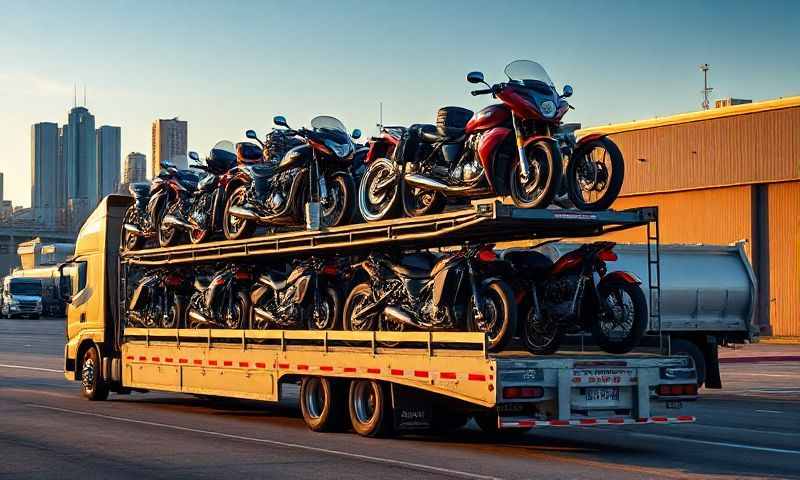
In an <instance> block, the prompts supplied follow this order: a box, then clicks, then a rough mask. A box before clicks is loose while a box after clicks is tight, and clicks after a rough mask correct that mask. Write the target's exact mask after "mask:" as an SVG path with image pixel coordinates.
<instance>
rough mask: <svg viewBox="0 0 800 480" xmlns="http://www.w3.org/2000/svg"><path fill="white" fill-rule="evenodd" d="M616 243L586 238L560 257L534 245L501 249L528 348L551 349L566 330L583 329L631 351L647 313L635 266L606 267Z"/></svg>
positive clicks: (611, 346)
mask: <svg viewBox="0 0 800 480" xmlns="http://www.w3.org/2000/svg"><path fill="white" fill-rule="evenodd" d="M614 245H615V243H614V242H595V243H589V244H585V245H582V246H581V247H580V248H578V249H576V250H574V251H572V252H569V253H567V254H566V255H563V256H562V257H561V258H559V259H558V260H557V261H556V262H552V261H551V260H550V259H549V258H548V257H547V256H545V255H543V254H541V253H539V252H536V251H531V250H507V251H505V252H503V254H502V255H501V258H502V259H503V260H504V261H505V262H507V263H508V264H509V265H510V266H511V270H512V271H511V272H510V278H513V279H514V282H513V287H514V289H515V291H516V293H517V296H518V298H519V299H520V309H519V315H520V318H521V321H522V332H523V334H522V337H523V340H524V342H525V346H526V348H527V349H528V350H529V351H531V352H533V353H536V354H540V355H546V354H551V353H553V352H555V351H556V350H558V348H559V346H560V344H561V342H562V340H563V338H564V335H565V334H566V333H578V332H580V331H585V330H589V331H591V333H592V337H593V339H594V341H595V342H596V344H597V345H598V346H599V347H600V348H602V349H603V350H605V351H606V352H609V353H627V352H629V351H631V350H632V349H633V348H634V347H636V346H637V345H638V344H639V341H640V340H641V338H642V336H643V335H644V332H645V330H646V329H647V319H648V317H647V302H646V299H645V296H644V292H643V291H642V289H641V287H640V285H641V283H642V282H641V280H640V279H639V278H638V277H637V276H636V275H635V274H633V273H631V272H624V271H613V272H608V267H607V265H606V262H611V261H614V260H616V259H617V254H616V253H614V250H613V249H614ZM595 275H596V276H597V278H598V280H597V281H596V280H595Z"/></svg>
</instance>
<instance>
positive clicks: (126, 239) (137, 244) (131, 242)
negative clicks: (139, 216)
mask: <svg viewBox="0 0 800 480" xmlns="http://www.w3.org/2000/svg"><path fill="white" fill-rule="evenodd" d="M135 219H136V206H135V205H131V206H130V207H128V209H127V210H126V211H125V217H124V218H123V220H122V225H123V229H122V249H123V250H124V251H132V250H138V249H140V248H142V246H143V245H144V237H142V236H141V235H136V234H135V233H133V232H129V231H128V230H125V228H124V225H125V224H126V223H130V224H135V223H138V222H134V220H135ZM140 228H141V226H140Z"/></svg>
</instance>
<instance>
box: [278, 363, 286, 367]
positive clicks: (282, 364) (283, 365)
mask: <svg viewBox="0 0 800 480" xmlns="http://www.w3.org/2000/svg"><path fill="white" fill-rule="evenodd" d="M278 368H289V364H288V363H279V364H278Z"/></svg>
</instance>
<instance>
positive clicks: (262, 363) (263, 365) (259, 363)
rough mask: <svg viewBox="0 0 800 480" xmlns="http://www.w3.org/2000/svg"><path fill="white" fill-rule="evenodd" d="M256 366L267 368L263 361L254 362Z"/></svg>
mask: <svg viewBox="0 0 800 480" xmlns="http://www.w3.org/2000/svg"><path fill="white" fill-rule="evenodd" d="M256 368H267V364H266V363H264V362H256Z"/></svg>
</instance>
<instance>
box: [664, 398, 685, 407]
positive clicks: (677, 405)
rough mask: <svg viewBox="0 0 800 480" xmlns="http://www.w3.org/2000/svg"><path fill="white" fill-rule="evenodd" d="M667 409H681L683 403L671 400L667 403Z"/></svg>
mask: <svg viewBox="0 0 800 480" xmlns="http://www.w3.org/2000/svg"><path fill="white" fill-rule="evenodd" d="M667 408H683V402H681V401H680V400H672V401H669V402H667Z"/></svg>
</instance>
